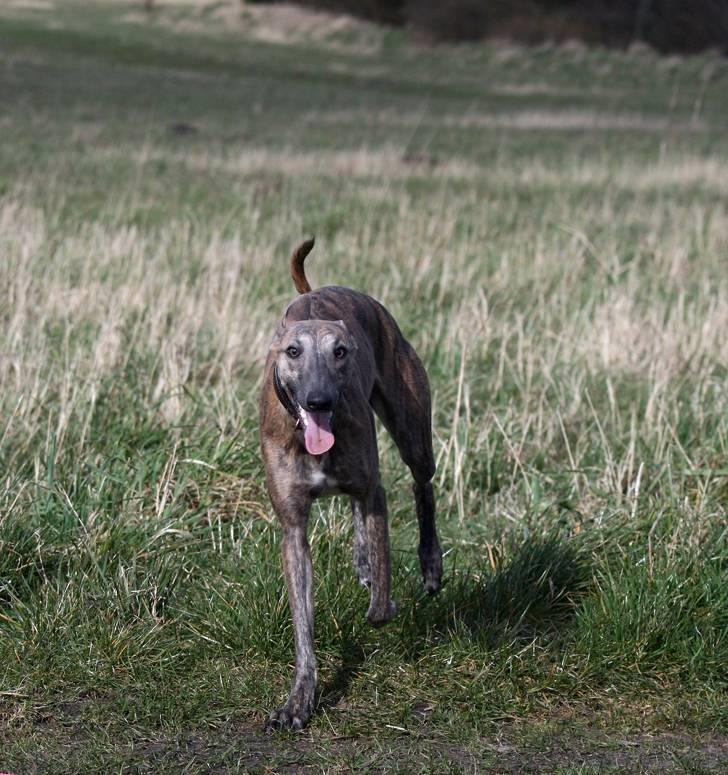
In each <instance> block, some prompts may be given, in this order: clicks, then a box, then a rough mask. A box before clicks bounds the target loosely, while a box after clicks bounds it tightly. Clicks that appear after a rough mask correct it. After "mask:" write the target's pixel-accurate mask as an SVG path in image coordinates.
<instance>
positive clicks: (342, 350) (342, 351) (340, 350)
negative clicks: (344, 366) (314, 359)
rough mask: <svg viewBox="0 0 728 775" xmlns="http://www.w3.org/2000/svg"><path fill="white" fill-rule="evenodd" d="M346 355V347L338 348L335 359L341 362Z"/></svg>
mask: <svg viewBox="0 0 728 775" xmlns="http://www.w3.org/2000/svg"><path fill="white" fill-rule="evenodd" d="M345 355H346V347H337V348H336V349H335V350H334V358H336V359H337V360H339V361H340V360H341V359H342V358H343V357H344V356H345Z"/></svg>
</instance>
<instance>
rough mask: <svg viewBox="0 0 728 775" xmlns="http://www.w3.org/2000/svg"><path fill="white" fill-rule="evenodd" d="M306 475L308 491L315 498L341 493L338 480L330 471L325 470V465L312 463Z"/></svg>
mask: <svg viewBox="0 0 728 775" xmlns="http://www.w3.org/2000/svg"><path fill="white" fill-rule="evenodd" d="M307 474H308V475H307V479H308V485H309V491H310V493H311V495H313V496H314V497H315V498H318V497H319V496H320V495H335V494H337V493H339V492H341V490H340V489H339V482H338V480H337V479H336V477H335V476H334V474H333V472H332V471H329V470H327V467H326V465H325V464H320V463H318V462H316V463H312V464H311V465H310V466H309V468H308V472H307Z"/></svg>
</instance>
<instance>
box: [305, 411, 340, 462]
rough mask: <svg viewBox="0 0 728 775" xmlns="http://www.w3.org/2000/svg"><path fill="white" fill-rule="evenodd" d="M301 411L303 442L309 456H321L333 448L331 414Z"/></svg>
mask: <svg viewBox="0 0 728 775" xmlns="http://www.w3.org/2000/svg"><path fill="white" fill-rule="evenodd" d="M302 411H303V418H304V425H305V426H306V427H305V430H304V435H303V438H304V441H305V442H306V450H307V451H308V453H309V455H323V454H324V452H328V451H329V450H330V449H331V447H333V446H334V434H333V433H332V432H331V412H307V411H306V410H305V409H303V410H302Z"/></svg>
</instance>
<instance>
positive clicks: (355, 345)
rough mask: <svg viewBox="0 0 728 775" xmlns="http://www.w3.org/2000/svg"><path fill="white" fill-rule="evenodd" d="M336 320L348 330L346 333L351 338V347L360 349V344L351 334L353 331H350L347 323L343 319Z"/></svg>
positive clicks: (351, 348)
mask: <svg viewBox="0 0 728 775" xmlns="http://www.w3.org/2000/svg"><path fill="white" fill-rule="evenodd" d="M336 322H337V323H338V324H339V325H340V326H341V327H342V328H343V329H344V331H346V335H347V337H348V338H349V349H350V350H358V349H359V345H358V344H357V343H356V337H354V336H352V335H351V331H349V329H348V327H347V325H346V323H344V321H343V320H337V321H336Z"/></svg>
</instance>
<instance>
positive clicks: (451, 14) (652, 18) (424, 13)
mask: <svg viewBox="0 0 728 775" xmlns="http://www.w3.org/2000/svg"><path fill="white" fill-rule="evenodd" d="M251 1H252V2H275V0H248V2H251ZM298 4H299V5H307V6H310V7H316V8H322V9H326V10H329V11H335V12H339V13H349V14H352V15H355V16H360V17H362V18H365V19H370V20H372V21H375V22H379V23H382V24H392V25H407V26H409V27H411V28H412V29H413V30H414V31H415V32H416V33H417V34H419V35H420V36H421V37H422V38H424V39H428V40H431V41H458V40H479V39H482V38H486V37H502V38H510V39H512V40H518V41H522V42H524V43H540V42H543V41H547V40H552V41H564V40H569V39H577V40H583V41H584V42H586V43H598V44H602V45H608V46H619V47H624V46H628V45H630V44H631V43H634V42H637V41H640V42H643V43H647V44H649V45H650V46H653V47H654V48H656V49H657V50H658V51H662V52H685V53H687V52H696V51H704V50H705V49H709V48H715V49H718V50H719V51H721V52H722V53H723V54H728V0H298Z"/></svg>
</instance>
